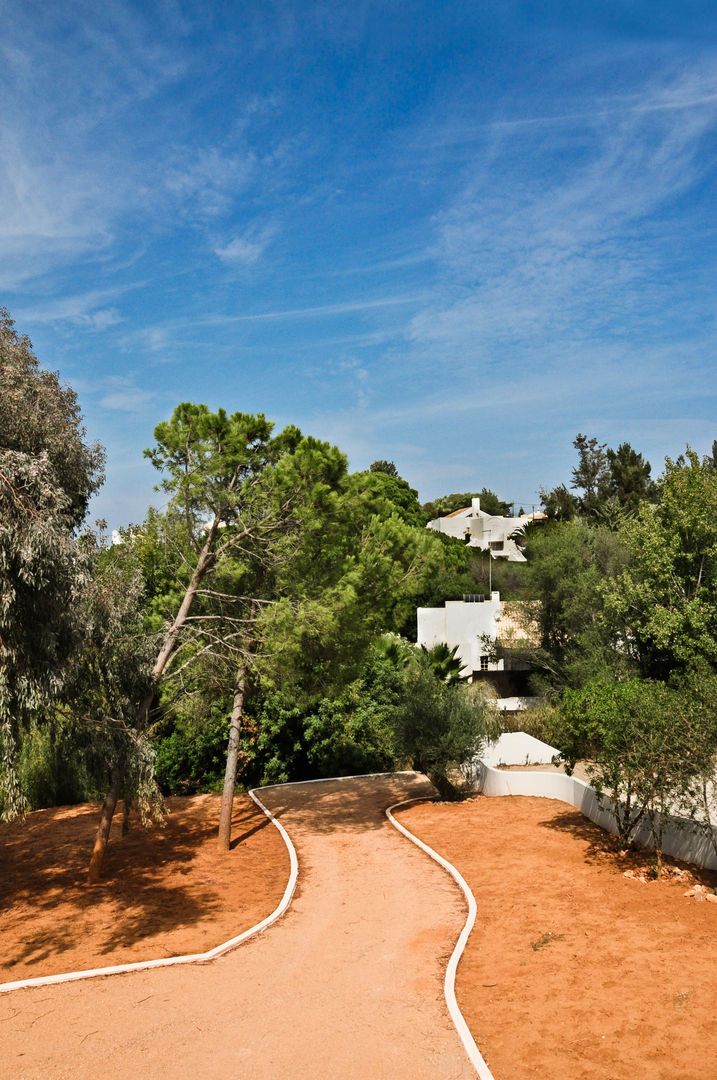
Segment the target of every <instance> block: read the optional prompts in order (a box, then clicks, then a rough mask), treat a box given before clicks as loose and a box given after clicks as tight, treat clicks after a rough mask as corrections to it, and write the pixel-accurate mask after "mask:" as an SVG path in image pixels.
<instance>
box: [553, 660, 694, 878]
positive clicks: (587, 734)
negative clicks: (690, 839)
mask: <svg viewBox="0 0 717 1080" xmlns="http://www.w3.org/2000/svg"><path fill="white" fill-rule="evenodd" d="M561 712H562V718H563V729H562V743H561V745H560V747H559V749H560V750H561V754H562V756H563V758H564V760H565V761H566V762H567V764H568V767H569V768H570V767H572V766H574V765H575V762H576V761H577V760H578V759H579V758H581V757H588V758H589V759H590V764H588V766H587V771H588V775H589V776H590V779H591V783H592V784H593V786H594V787H595V788H596V790H597V791H598V792H599V793H600V795H602V796H604V797H606V798H607V800H608V801H607V808H608V809H609V811H610V813H611V814H612V815H613V816H614V817H615V823H616V826H617V832H618V836H619V837H620V840H621V841H622V842H623V843H630V842H631V840H632V839H633V837H634V835H635V831H636V829H637V828H638V826H639V825H640V823H641V822H642V821H643V820H647V821H648V823H649V826H650V831H651V834H652V840H653V844H654V847H655V852H656V856H657V872H658V874H659V872H660V869H661V862H662V838H663V831H664V824H665V820H666V818H667V816H668V814H669V812H670V810H671V809H672V808H673V807H674V806H675V805H676V804H678V803H679V801H680V799H681V798H682V797H683V796H684V793H685V791H686V790H687V789H688V788H689V786H690V782H691V780H692V778H693V777H694V776H695V775H696V774H697V773H698V772H699V768H700V765H701V762H700V760H699V757H698V755H696V754H695V747H694V741H693V738H692V735H693V724H692V723H691V718H690V716H689V713H686V712H685V711H684V709H683V708H682V701H681V699H680V696H679V695H678V694H677V693H676V692H675V691H674V690H672V689H671V688H669V687H667V686H666V685H665V684H664V683H660V682H654V681H650V680H643V679H630V680H627V681H625V682H619V683H595V682H594V683H590V684H588V685H586V686H585V687H583V688H582V689H580V690H568V691H566V693H565V696H564V699H563V704H562V710H561Z"/></svg>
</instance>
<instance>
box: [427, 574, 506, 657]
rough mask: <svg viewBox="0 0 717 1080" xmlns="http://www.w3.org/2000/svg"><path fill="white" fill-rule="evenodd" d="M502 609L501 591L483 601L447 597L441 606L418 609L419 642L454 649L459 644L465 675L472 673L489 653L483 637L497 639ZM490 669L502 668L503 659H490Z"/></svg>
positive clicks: (429, 646)
mask: <svg viewBox="0 0 717 1080" xmlns="http://www.w3.org/2000/svg"><path fill="white" fill-rule="evenodd" d="M500 612H501V604H500V593H498V592H493V593H491V596H490V597H489V598H487V599H485V600H483V601H482V602H481V603H474V602H471V603H466V602H464V601H463V600H446V603H445V605H444V606H443V607H440V608H438V607H436V608H418V612H417V615H418V636H417V642H418V644H419V645H425V646H426V648H427V649H430V648H432V646H434V645H439V644H441V643H444V644H446V645H448V646H449V648H451V649H452V648H453V647H454V646H457V647H458V656H459V657H460V659H461V660H462V662H463V670H462V674H463V675H464V676H468V675H471V674H472V673H473V672H474V671H480V670H481V662H480V661H481V657H482V656H484V655H485V654H486V644H485V642H484V640H483V638H488V639H489V640H490V641H491V642H493V641H495V639H496V636H497V629H498V623H499V621H500ZM487 670H488V671H502V670H503V661H502V660H498V661H496V662H492V661H491V662H489V663H488V667H487Z"/></svg>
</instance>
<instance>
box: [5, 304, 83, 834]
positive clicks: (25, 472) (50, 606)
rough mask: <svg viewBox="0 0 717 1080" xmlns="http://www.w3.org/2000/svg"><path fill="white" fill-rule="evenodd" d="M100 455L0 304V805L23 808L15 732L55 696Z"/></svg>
mask: <svg viewBox="0 0 717 1080" xmlns="http://www.w3.org/2000/svg"><path fill="white" fill-rule="evenodd" d="M103 461H104V455H103V451H102V449H101V448H100V447H99V446H98V445H90V444H88V443H87V442H86V441H85V431H84V428H83V427H82V422H81V415H80V411H79V407H78V404H77V399H76V396H75V394H74V393H73V391H72V390H70V389H69V388H68V387H63V386H62V385H61V384H60V382H59V379H58V377H57V375H56V374H53V373H51V372H48V371H43V370H42V369H41V368H40V367H39V365H38V362H37V360H36V358H35V356H34V355H33V353H32V349H31V346H30V342H29V340H28V339H27V338H26V337H20V336H19V335H18V334H17V333H16V331H15V328H14V324H13V322H12V320H11V319H10V317H9V315H8V313H7V312H6V311H4V310H0V801H2V805H3V813H4V814H5V816H11V815H13V814H16V813H18V812H21V811H22V809H23V807H24V805H25V800H24V795H23V793H22V791H21V788H20V785H19V782H18V774H17V767H16V751H17V745H18V738H19V735H20V732H21V731H22V730H23V729H24V728H27V726H28V725H29V724H30V723H33V722H35V723H36V722H38V720H39V718H41V715H42V712H43V710H44V709H45V708H46V707H47V705H48V703H49V702H51V701H52V700H53V699H54V698H55V697H56V696H57V694H58V693H59V692H60V690H61V687H62V682H63V673H64V670H65V667H66V663H67V661H68V658H69V657H70V656H71V655H72V654H73V652H74V651H75V649H76V648H77V646H78V641H79V639H80V637H81V620H80V616H79V607H78V603H77V598H78V596H79V595H80V594H81V592H82V589H83V586H84V581H85V577H86V567H85V564H84V561H83V557H82V553H81V551H80V550H79V549H78V546H77V542H76V531H77V529H78V527H79V526H80V525H81V523H82V521H83V519H84V516H85V513H86V510H87V504H88V501H89V499H90V496H91V495H92V494H93V492H95V491H96V490H97V489H98V487H99V486H100V484H101V482H102V478H103V477H102V466H103Z"/></svg>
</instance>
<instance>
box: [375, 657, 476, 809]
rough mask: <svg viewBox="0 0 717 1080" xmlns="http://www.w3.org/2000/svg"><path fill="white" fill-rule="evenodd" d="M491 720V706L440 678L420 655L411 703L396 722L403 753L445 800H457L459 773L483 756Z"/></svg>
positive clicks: (411, 678) (409, 691)
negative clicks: (487, 723)
mask: <svg viewBox="0 0 717 1080" xmlns="http://www.w3.org/2000/svg"><path fill="white" fill-rule="evenodd" d="M485 717H486V709H485V706H484V705H483V704H482V703H481V702H480V701H478V700H477V698H476V697H475V696H473V695H472V694H471V692H470V689H469V688H468V687H467V686H450V685H448V684H447V683H445V682H443V681H442V680H441V679H438V678H436V675H435V673H434V671H433V670H432V668H431V666H430V663H428V662H427V660H426V659H425V658H424V657H423V656H422V654H421V653H418V654H417V657H416V661H415V662H414V663H413V664H412V665H411V666H410V668H409V669H408V674H407V678H406V683H405V698H404V700H403V702H402V703H401V704H400V705H399V707H398V708H397V709H396V710H395V712H394V714H393V717H392V721H393V730H394V739H395V745H396V751H397V754H398V756H399V758H403V759H405V760H408V761H409V762H410V763H411V764H412V765H413V767H414V768H416V769H419V770H420V771H421V772H425V773H426V774H427V775H428V776H429V778H430V779H431V780H432V781H433V783H434V784H435V785H436V787H437V788H438V790H439V792H440V793H441V794H442V795H443V796H444V797H446V798H450V797H452V796H453V797H455V792H456V785H455V783H454V775H455V772H456V770H458V769H460V767H461V766H462V765H463V764H464V763H466V762H467V761H469V760H471V759H472V758H473V757H474V756H475V754H476V753H477V752H478V750H479V748H480V745H481V743H482V741H483V739H484V732H485Z"/></svg>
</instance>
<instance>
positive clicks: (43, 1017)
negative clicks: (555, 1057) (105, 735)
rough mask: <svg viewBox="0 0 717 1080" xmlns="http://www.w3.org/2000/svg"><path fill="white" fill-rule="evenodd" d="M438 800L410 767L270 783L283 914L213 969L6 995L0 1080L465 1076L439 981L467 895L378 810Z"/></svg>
mask: <svg viewBox="0 0 717 1080" xmlns="http://www.w3.org/2000/svg"><path fill="white" fill-rule="evenodd" d="M431 794H433V790H432V788H431V787H430V785H429V784H428V782H427V781H426V780H425V779H424V778H423V777H420V776H416V775H405V774H404V775H393V776H385V777H371V778H356V779H352V780H337V781H334V780H332V781H322V782H319V783H316V784H295V785H286V786H282V787H277V788H274V789H265V790H264V791H263V792H262V799H263V801H264V802H265V803H266V805H267V806H268V807H269V809H270V810H271V812H272V813H273V814H274V815H275V816H276V817H278V818H279V819H280V820H281V822H282V823H283V825H284V826H285V827H286V828H287V830H288V831H289V833H290V835H291V837H292V840H293V842H294V844H295V846H296V849H297V852H298V858H299V867H300V870H299V882H298V887H297V890H296V893H295V897H294V901H293V903H292V905H291V907H290V908H289V910H288V912H287V913H286V914H285V915H284V917H283V918H282V919H281V920H280V921H279V922H278V923H276V924H275V925H274V926H273V927H271V929H270V930H268V931H266V932H265V933H263V934H260V935H259V936H257V937H254V938H252V939H250V940H249V941H247V942H245V943H244V944H243V945H242V946H241V947H240V948H239V949H237V950H235V951H234V952H231V953H229V954H228V955H225V956H223V957H221V958H219V959H217V960H214V961H212V962H210V963H207V964H202V965H197V966H191V967H182V968H160V969H155V970H151V971H141V972H132V973H129V974H126V975H117V976H114V977H112V978H107V979H99V980H90V981H82V982H73V983H67V984H64V985H53V986H43V987H36V988H32V989H27V990H20V991H17V992H15V993H13V994H7V995H4V996H3V998H2V999H1V1000H0V1034H1V1036H2V1049H3V1052H2V1054H1V1055H0V1078H2V1080H6V1078H7V1080H10V1078H12V1080H39V1078H40V1077H42V1078H43V1080H44V1078H46V1077H48V1076H51V1077H52V1078H53V1080H70V1078H71V1080H89V1078H90V1077H91V1078H92V1080H95V1078H96V1077H97V1075H100V1074H102V1073H104V1072H108V1071H110V1070H111V1071H113V1072H119V1071H122V1072H125V1071H126V1070H127V1068H128V1067H130V1068H131V1071H132V1073H133V1074H134V1076H135V1077H136V1078H137V1080H145V1078H146V1080H150V1078H151V1080H162V1078H164V1077H167V1078H170V1077H171V1078H172V1080H204V1078H206V1080H210V1078H211V1080H215V1078H216V1077H217V1076H220V1075H227V1076H232V1077H234V1076H241V1077H242V1078H243V1080H276V1078H278V1077H281V1078H282V1080H284V1078H286V1080H309V1078H311V1080H321V1078H324V1077H327V1078H328V1077H331V1078H333V1077H341V1078H342V1080H368V1078H371V1080H382V1078H383V1080H404V1078H405V1080H409V1078H410V1080H423V1078H424V1077H425V1078H426V1080H428V1078H430V1080H436V1078H437V1077H438V1078H440V1080H453V1078H456V1080H462V1078H469V1077H473V1078H474V1077H475V1072H474V1070H473V1068H472V1066H471V1064H470V1062H469V1061H468V1060H467V1057H466V1054H465V1051H464V1049H463V1046H462V1044H461V1041H460V1039H459V1037H458V1034H457V1033H456V1030H455V1028H454V1027H453V1024H452V1023H451V1020H450V1017H449V1015H448V1011H447V1009H446V1005H445V1001H444V998H443V988H442V981H443V973H444V970H445V965H446V962H447V960H448V956H449V955H450V953H451V951H452V948H453V945H454V944H455V941H456V939H457V938H458V936H459V935H460V932H461V928H462V926H463V923H464V919H465V913H464V904H463V899H462V897H461V895H460V893H459V892H458V890H457V889H456V887H455V885H454V884H453V883H452V882H451V880H450V879H449V878H448V877H447V875H446V874H445V873H444V872H443V871H442V870H441V869H440V867H438V866H436V865H434V864H432V863H429V862H428V861H427V860H426V858H425V856H424V855H423V854H422V853H421V852H420V851H419V850H418V849H416V848H414V847H411V846H410V845H408V844H406V843H405V841H404V840H403V839H402V838H401V837H400V836H399V835H398V833H396V832H395V831H394V830H393V828H392V827H391V826H390V824H389V823H388V822H387V821H386V819H385V818H384V816H383V811H384V809H385V808H386V807H387V806H389V805H391V804H394V803H397V802H401V801H403V800H405V799H412V798H420V797H426V796H430V795H431Z"/></svg>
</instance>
